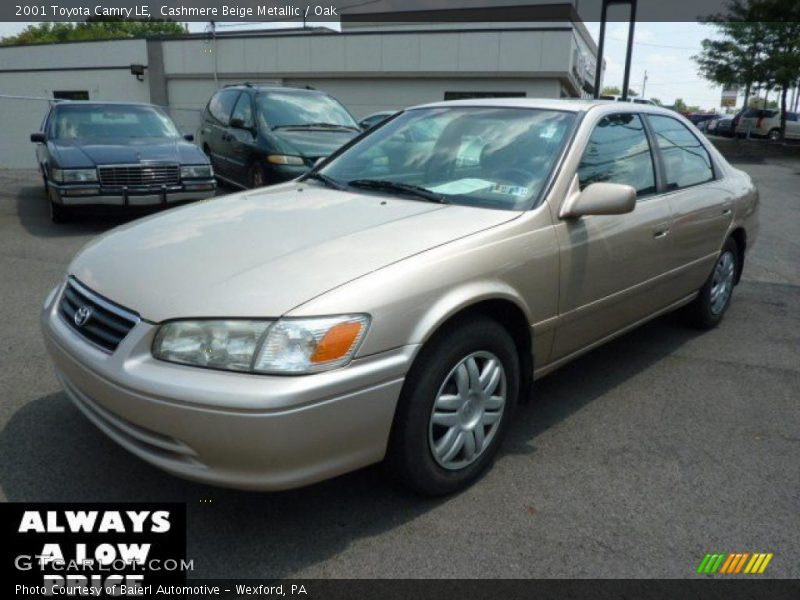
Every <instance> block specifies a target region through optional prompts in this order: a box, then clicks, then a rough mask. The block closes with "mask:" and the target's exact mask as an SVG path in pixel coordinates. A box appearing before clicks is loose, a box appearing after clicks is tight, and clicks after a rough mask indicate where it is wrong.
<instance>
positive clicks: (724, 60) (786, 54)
mask: <svg viewBox="0 0 800 600" xmlns="http://www.w3.org/2000/svg"><path fill="white" fill-rule="evenodd" d="M704 21H705V22H706V23H709V24H711V25H712V26H714V27H715V28H716V29H717V32H718V33H719V34H720V35H721V39H718V40H710V39H706V40H703V42H702V45H703V50H702V52H701V53H700V54H699V55H697V56H695V57H693V58H694V59H695V61H696V62H697V64H698V66H699V67H700V75H701V76H703V77H705V78H706V79H708V80H709V81H713V82H715V83H718V84H721V85H743V86H745V97H744V105H745V106H749V104H750V91H751V88H752V87H753V86H755V87H757V88H762V89H764V90H766V91H767V94H769V91H770V90H772V89H775V88H778V89H780V106H781V138H783V137H784V135H785V132H786V96H787V93H788V91H789V89H790V88H792V87H793V86H794V85H795V82H797V80H798V79H799V78H800V3H798V2H797V0H730V1H729V2H728V5H727V12H726V13H724V14H717V15H714V16H711V17H707V18H706V19H704Z"/></svg>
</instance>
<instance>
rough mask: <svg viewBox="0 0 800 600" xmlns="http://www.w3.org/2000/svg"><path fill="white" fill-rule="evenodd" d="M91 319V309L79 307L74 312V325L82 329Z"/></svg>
mask: <svg viewBox="0 0 800 600" xmlns="http://www.w3.org/2000/svg"><path fill="white" fill-rule="evenodd" d="M91 318H92V309H91V308H89V307H88V306H81V307H80V308H79V309H78V310H76V311H75V317H74V320H75V325H77V326H78V327H83V326H84V325H86V322H87V321H88V320H89V319H91Z"/></svg>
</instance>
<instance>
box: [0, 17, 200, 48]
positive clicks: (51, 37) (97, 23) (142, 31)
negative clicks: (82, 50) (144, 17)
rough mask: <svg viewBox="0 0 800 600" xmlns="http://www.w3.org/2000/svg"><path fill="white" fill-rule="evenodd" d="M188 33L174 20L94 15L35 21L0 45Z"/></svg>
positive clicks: (5, 38) (5, 39)
mask: <svg viewBox="0 0 800 600" xmlns="http://www.w3.org/2000/svg"><path fill="white" fill-rule="evenodd" d="M187 32H188V29H187V28H186V25H184V24H183V23H176V22H175V21H164V20H157V19H152V20H149V21H133V20H130V19H122V18H112V17H95V18H89V19H87V20H86V21H83V22H80V23H38V24H36V25H29V26H28V27H26V28H25V29H24V30H23V31H21V32H20V33H18V34H17V35H12V36H7V37H4V38H2V39H0V45H3V46H16V45H18V44H49V43H54V42H76V41H87V40H104V39H119V38H140V37H148V36H155V35H180V34H184V33H187Z"/></svg>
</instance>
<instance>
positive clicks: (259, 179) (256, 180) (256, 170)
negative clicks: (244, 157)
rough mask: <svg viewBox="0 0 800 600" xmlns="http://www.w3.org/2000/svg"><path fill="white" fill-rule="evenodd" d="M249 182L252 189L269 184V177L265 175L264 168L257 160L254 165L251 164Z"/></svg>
mask: <svg viewBox="0 0 800 600" xmlns="http://www.w3.org/2000/svg"><path fill="white" fill-rule="evenodd" d="M247 183H248V184H249V186H250V188H251V189H256V188H260V187H264V186H265V185H267V179H266V177H264V169H263V168H262V167H261V165H260V164H258V163H257V162H254V163H253V164H252V165H250V173H249V175H248V177H247Z"/></svg>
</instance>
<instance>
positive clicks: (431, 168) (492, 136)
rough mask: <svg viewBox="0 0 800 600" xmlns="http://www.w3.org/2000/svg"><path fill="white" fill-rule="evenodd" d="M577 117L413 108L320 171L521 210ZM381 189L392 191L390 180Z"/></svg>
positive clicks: (339, 177)
mask: <svg viewBox="0 0 800 600" xmlns="http://www.w3.org/2000/svg"><path fill="white" fill-rule="evenodd" d="M573 120H574V114H573V113H569V112H562V111H554V110H539V109H524V108H495V107H458V108H449V107H448V108H427V109H425V108H423V109H414V110H410V111H407V112H405V113H403V114H401V115H399V116H398V117H396V118H395V119H393V120H392V121H390V122H389V123H387V124H386V125H383V126H382V127H380V128H379V129H376V130H375V132H374V133H373V134H371V135H367V136H366V137H365V138H364V139H362V140H361V141H359V142H358V143H356V144H355V145H354V146H352V147H350V148H348V149H347V150H345V151H344V153H343V154H341V155H340V156H339V157H337V158H336V159H334V160H333V161H332V162H331V163H329V164H328V165H326V166H325V167H324V168H323V169H322V170H321V173H322V174H323V175H325V176H327V177H328V178H329V179H331V180H334V181H335V182H336V183H339V184H348V183H352V182H356V184H357V186H359V187H366V186H365V185H364V181H365V180H366V181H370V180H371V181H373V182H375V181H379V182H384V183H386V182H390V183H394V184H398V183H399V184H403V185H405V186H409V185H410V186H415V187H417V188H423V189H424V190H425V191H429V192H432V193H433V194H436V195H438V196H439V197H440V200H441V201H443V202H447V203H452V204H463V205H470V206H482V207H487V208H498V209H505V210H523V209H525V208H528V207H529V206H530V205H531V204H532V203H533V201H534V200H535V199H536V198H537V197H538V195H539V193H540V192H541V190H542V188H543V186H544V184H545V181H546V180H547V178H548V175H549V174H550V171H551V170H552V168H553V164H554V163H555V161H556V158H557V157H558V156H559V154H560V150H561V148H562V146H563V144H564V143H565V141H566V139H567V135H568V131H569V130H570V127H571V125H572V122H573ZM373 189H377V187H376V186H373ZM383 191H384V192H390V191H391V190H390V188H389V186H386V185H384V186H383ZM398 193H399V194H400V195H402V193H400V192H398Z"/></svg>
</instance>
